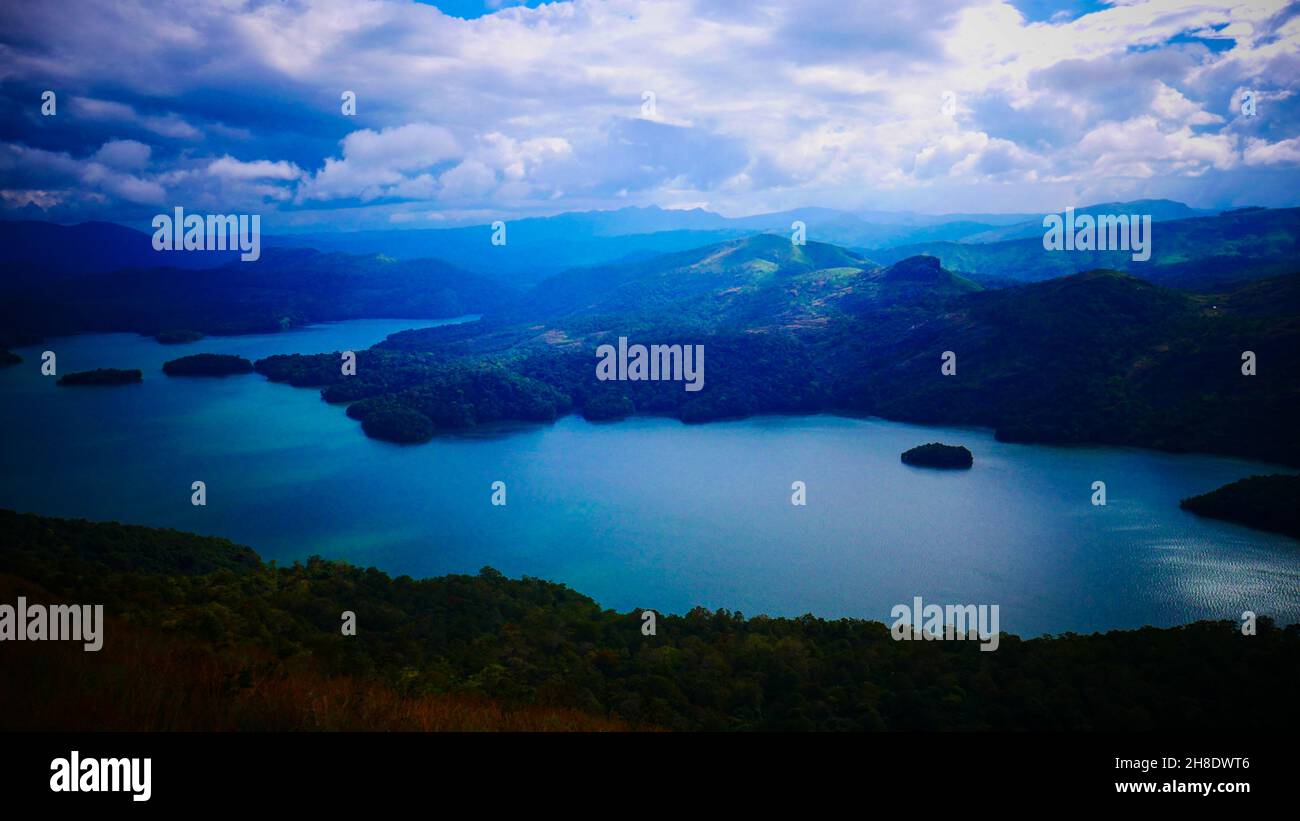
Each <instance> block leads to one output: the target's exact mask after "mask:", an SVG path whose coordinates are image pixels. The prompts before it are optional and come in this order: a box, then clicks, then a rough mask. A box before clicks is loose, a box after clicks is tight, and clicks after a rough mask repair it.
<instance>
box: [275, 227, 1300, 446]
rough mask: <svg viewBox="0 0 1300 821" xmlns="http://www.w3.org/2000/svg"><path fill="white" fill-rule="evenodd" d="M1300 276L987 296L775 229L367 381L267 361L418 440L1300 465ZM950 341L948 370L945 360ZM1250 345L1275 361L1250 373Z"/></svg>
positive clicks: (1024, 289)
mask: <svg viewBox="0 0 1300 821" xmlns="http://www.w3.org/2000/svg"><path fill="white" fill-rule="evenodd" d="M1298 282H1300V277H1298V276H1297V275H1296V274H1291V275H1288V276H1284V277H1278V278H1273V279H1269V280H1263V281H1257V282H1252V283H1249V284H1247V285H1245V286H1242V287H1238V288H1236V289H1235V290H1232V291H1231V292H1227V293H1220V294H1214V295H1196V294H1191V293H1188V292H1184V291H1176V290H1171V289H1167V288H1162V287H1159V286H1156V285H1152V284H1150V283H1147V282H1144V281H1142V280H1140V279H1137V278H1135V277H1133V276H1130V275H1127V274H1123V273H1119V272H1114V271H1094V272H1088V273H1083V274H1076V275H1073V276H1069V277H1063V278H1058V279H1054V280H1049V281H1046V282H1041V283H1032V284H1028V285H1022V286H1017V287H1011V288H1004V289H996V290H983V289H981V288H980V287H979V286H978V285H976V284H974V283H972V282H970V281H969V280H966V279H964V278H962V277H960V276H957V275H955V274H953V273H951V272H949V271H947V270H946V269H944V268H943V267H942V266H940V265H939V263H938V260H936V259H935V258H933V257H913V258H909V259H906V260H901V261H899V262H898V263H896V264H894V265H892V266H889V267H881V266H878V265H875V264H874V263H872V262H871V261H869V260H867V259H865V258H863V257H861V256H859V255H856V254H853V253H852V252H847V251H844V250H843V249H838V248H835V247H834V246H827V245H821V244H818V243H808V244H807V245H806V246H802V247H800V246H794V245H792V244H791V243H790V242H789V241H788V239H783V238H780V237H775V236H761V237H751V238H747V239H744V240H739V241H732V242H727V243H722V244H720V245H715V246H710V247H708V248H703V249H697V250H696V251H693V252H690V253H683V254H673V255H669V256H666V257H662V258H660V259H658V260H657V261H652V262H645V263H639V264H638V265H635V266H627V267H618V268H601V269H585V270H581V271H574V272H570V273H569V274H566V275H563V276H560V277H557V278H555V279H554V280H552V281H551V282H549V283H548V284H547V285H546V286H545V287H544V288H539V289H538V290H537V291H535V292H533V293H532V294H530V295H528V296H526V297H525V298H524V299H523V300H521V302H520V303H518V305H517V306H516V307H515V308H514V309H511V310H508V311H504V312H502V313H500V314H498V315H497V316H495V317H492V318H489V319H487V320H485V321H483V322H477V323H470V324H466V325H460V326H455V327H445V328H433V329H426V330H417V331H408V332H403V333H399V334H395V335H393V336H392V337H390V338H389V339H388V340H386V341H385V342H383V343H381V344H380V345H378V346H376V347H375V348H374V349H372V350H371V351H370V352H368V353H367V355H366V356H365V357H364V358H363V359H362V361H361V362H360V363H359V367H358V372H357V375H356V376H355V377H342V376H341V375H339V374H338V372H337V371H338V369H337V367H334V366H333V362H332V361H331V360H330V358H328V357H319V358H312V357H273V358H272V359H270V360H264V361H263V362H261V363H258V368H259V370H261V371H262V372H263V373H265V374H267V375H268V376H270V377H271V378H273V379H278V380H283V381H287V382H291V383H293V384H298V385H304V386H305V385H312V386H316V387H321V388H323V389H324V395H325V398H326V399H327V400H330V401H335V402H355V403H356V404H353V405H352V406H351V407H350V408H349V415H351V416H353V417H354V418H357V419H358V420H360V421H362V422H363V423H365V422H366V420H367V419H371V420H372V421H371V422H370V424H369V425H368V426H367V432H369V433H371V435H378V436H381V437H383V438H396V439H399V440H401V441H420V440H423V439H426V438H428V437H430V436H432V435H436V433H437V432H438V431H447V430H456V429H459V428H464V427H467V426H473V425H477V424H482V423H484V422H491V421H498V420H502V419H522V420H530V421H546V420H548V419H553V418H555V417H556V416H558V415H560V414H563V413H567V412H569V410H570V409H577V410H579V411H580V412H582V413H583V414H584V415H586V416H587V417H588V418H592V419H612V418H618V417H622V416H627V415H629V414H633V413H655V414H667V415H671V416H675V417H677V418H680V419H683V420H685V421H692V422H698V421H708V420H712V419H720V418H728V417H743V416H747V415H752V414H759V413H779V412H790V413H804V412H816V411H845V412H851V413H868V414H875V415H880V416H885V417H888V418H893V419H899V420H903V421H916V422H928V423H945V424H974V425H983V426H988V427H993V428H995V429H996V430H997V431H998V434H999V436H1001V437H1003V438H1004V439H1010V440H1015V441H1042V442H1076V443H1080V442H1088V443H1108V444H1123V445H1137V446H1143V447H1156V448H1162V449H1168V450H1175V451H1184V450H1196V451H1206V452H1214V453H1225V454H1232V455H1238V456H1245V457H1250V458H1256V459H1264V460H1269V461H1277V462H1283V463H1287V464H1300V444H1298V443H1297V442H1296V440H1295V437H1294V436H1291V435H1290V433H1289V432H1288V431H1287V429H1286V423H1285V422H1284V420H1286V419H1288V418H1289V411H1288V410H1287V408H1290V407H1293V406H1294V404H1295V402H1296V401H1297V399H1300V368H1298V367H1297V366H1300V362H1298V361H1297V358H1298V353H1297V352H1298V351H1300V346H1298V345H1297V342H1298V341H1300V338H1298V335H1300V299H1297V296H1296V295H1297V283H1298ZM620 336H626V337H628V338H629V339H630V340H631V341H632V342H643V343H661V344H702V345H704V346H705V350H706V352H707V354H706V379H705V383H706V387H705V389H704V390H701V391H699V392H694V393H691V392H686V391H684V390H683V389H682V385H681V384H680V383H675V382H626V381H622V382H600V381H597V380H596V379H595V373H594V362H595V356H594V353H595V349H596V347H597V346H598V345H600V344H605V343H610V344H614V343H616V341H617V338H618V337H620ZM945 351H951V352H953V353H954V354H956V358H957V369H956V373H955V374H954V375H952V376H944V375H943V374H942V373H941V371H940V364H941V356H942V355H943V353H944V352H945ZM1246 351H1250V352H1253V353H1254V354H1255V356H1256V359H1257V361H1258V362H1259V363H1261V364H1260V366H1259V367H1258V368H1257V370H1256V374H1255V375H1253V376H1245V375H1243V373H1242V364H1243V363H1242V355H1243V353H1244V352H1246ZM1264 363H1267V366H1265V365H1264ZM358 400H360V401H358ZM412 412H413V413H414V414H416V415H417V416H413V415H411V413H412ZM418 417H424V419H426V420H427V421H428V423H431V424H427V423H426V422H424V421H421V420H420V419H419V418H418ZM405 428H409V429H410V430H409V434H399V435H387V433H386V432H391V431H395V430H402V429H405Z"/></svg>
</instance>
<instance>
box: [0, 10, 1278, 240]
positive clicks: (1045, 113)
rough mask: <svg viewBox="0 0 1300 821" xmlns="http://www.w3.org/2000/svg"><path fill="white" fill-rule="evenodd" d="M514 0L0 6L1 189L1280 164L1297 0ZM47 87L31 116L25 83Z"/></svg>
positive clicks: (953, 193) (1050, 182) (346, 186)
mask: <svg viewBox="0 0 1300 821" xmlns="http://www.w3.org/2000/svg"><path fill="white" fill-rule="evenodd" d="M529 5H532V6H535V7H534V8H523V7H510V8H505V9H503V10H501V11H497V12H495V13H488V14H485V15H482V16H473V15H468V16H473V19H461V18H459V17H453V16H449V15H448V14H443V13H441V12H439V11H438V10H437V9H435V8H432V7H430V6H428V5H422V4H412V3H407V2H399V1H398V0H368V2H365V3H356V2H351V0H291V1H290V2H283V3H261V4H235V3H228V2H225V0H186V2H181V0H152V1H151V2H145V0H118V2H115V3H113V4H105V3H102V2H94V1H93V0H69V2H68V3H66V4H60V8H59V9H58V10H54V9H52V8H51V7H50V6H49V4H21V5H19V6H15V7H14V8H12V9H7V11H6V16H7V18H9V19H7V23H8V25H7V26H6V27H5V28H4V30H3V31H0V47H2V48H3V49H4V53H5V55H6V61H5V63H6V65H5V68H4V72H5V73H4V75H3V76H4V78H5V82H4V84H2V85H0V97H3V98H4V102H5V103H6V104H7V105H8V107H9V110H11V111H15V112H17V114H16V115H15V116H14V117H13V118H12V119H11V121H10V122H8V123H7V124H6V126H5V130H4V131H3V132H0V139H2V140H4V141H6V142H7V143H8V145H9V146H10V147H11V150H21V151H25V152H28V153H27V154H26V155H25V156H28V157H30V158H32V164H31V165H30V166H28V167H27V168H25V169H21V170H14V171H13V172H12V173H14V174H16V176H17V178H16V179H14V180H13V181H10V180H9V179H6V180H5V182H4V185H3V190H5V191H9V192H11V194H12V197H11V196H9V195H6V196H5V197H4V199H3V203H0V205H3V204H6V203H10V202H11V201H12V202H16V201H18V200H19V199H21V198H22V197H23V196H24V194H23V193H22V192H41V193H39V194H36V193H33V194H30V197H31V198H32V201H35V199H37V198H39V199H41V200H42V201H44V202H55V203H56V204H55V206H54V207H55V208H63V209H75V210H67V212H66V215H74V214H75V215H76V216H85V215H96V214H98V215H99V216H101V217H102V216H107V217H110V218H120V216H119V215H118V214H119V212H120V211H121V210H122V209H126V210H128V211H129V206H131V204H136V205H139V204H141V203H142V202H147V201H150V200H151V199H152V198H154V197H157V196H159V195H160V189H161V192H165V194H166V196H167V197H170V198H183V199H185V200H186V201H187V202H189V201H193V202H195V203H208V204H209V205H210V207H211V208H213V209H216V210H228V209H222V208H221V206H223V205H226V206H229V208H230V209H233V208H234V207H236V206H239V207H248V208H252V207H265V208H267V209H268V212H269V214H270V216H269V217H268V220H267V223H266V224H267V225H273V224H274V217H275V215H277V214H278V215H279V216H280V217H281V218H283V219H285V220H289V219H293V220H297V221H302V220H308V219H310V220H317V221H318V222H319V223H320V224H321V225H322V226H325V227H328V226H329V225H330V224H331V220H335V219H337V220H339V221H343V220H346V221H347V222H348V224H349V225H354V226H355V225H359V224H365V223H366V222H367V221H368V222H369V223H371V224H375V225H379V224H383V225H387V224H390V223H392V222H394V221H400V220H402V219H405V218H404V217H402V216H401V215H402V214H404V213H409V214H412V215H416V216H414V217H412V218H411V219H412V220H414V221H416V222H425V221H428V220H429V219H431V218H430V217H429V216H428V215H429V214H439V215H441V216H442V217H443V218H446V219H455V218H457V217H462V216H467V215H472V214H507V213H508V214H515V213H518V214H521V215H522V214H528V213H542V212H555V211H560V210H567V209H577V208H608V207H615V206H622V205H628V204H650V203H660V204H674V203H681V202H709V203H710V204H711V205H712V206H713V207H715V208H718V209H720V210H723V211H724V212H729V213H752V212H755V211H758V210H763V209H768V208H784V207H792V206H796V205H835V206H837V207H848V208H878V207H884V206H892V207H903V208H914V209H917V210H989V209H993V210H1005V211H1025V210H1034V209H1036V208H1042V207H1055V203H1057V202H1058V201H1059V200H1060V199H1061V196H1062V195H1061V190H1062V189H1066V190H1068V191H1071V192H1078V191H1088V192H1090V193H1092V194H1094V195H1095V196H1097V197H1100V198H1116V197H1118V196H1119V195H1121V194H1128V193H1131V192H1132V191H1133V190H1134V189H1133V186H1134V184H1135V183H1134V181H1135V180H1145V181H1146V183H1145V184H1147V185H1148V186H1156V185H1157V183H1159V184H1160V185H1162V186H1165V189H1163V190H1166V191H1178V192H1182V193H1184V194H1185V195H1186V196H1189V197H1190V198H1191V199H1192V200H1193V204H1196V205H1200V206H1204V207H1210V206H1225V205H1231V204H1248V203H1257V202H1264V203H1267V204H1284V203H1294V202H1295V201H1296V197H1297V194H1296V193H1295V192H1296V191H1297V190H1300V186H1297V185H1296V183H1297V181H1298V180H1297V172H1296V171H1295V170H1293V169H1294V165H1295V164H1294V162H1292V161H1291V160H1290V159H1288V158H1290V157H1291V156H1292V155H1291V152H1292V151H1293V146H1294V143H1293V142H1292V141H1293V140H1294V139H1296V138H1297V137H1298V136H1300V94H1297V91H1300V17H1298V16H1297V15H1296V14H1295V10H1294V8H1291V7H1288V6H1287V5H1285V4H1284V3H1283V2H1280V0H1258V1H1257V2H1251V3H1233V2H1228V0H1220V2H1217V3H1216V2H1213V1H1212V2H1209V3H1198V4H1191V3H1188V4H1172V3H1167V2H1132V3H1128V2H1125V3H1113V4H1105V5H1103V6H1102V7H1100V8H1097V9H1096V10H1092V9H1093V8H1094V7H1093V6H1091V5H1085V6H1081V7H1077V8H1071V9H1069V10H1068V13H1066V14H1058V13H1057V12H1059V11H1061V9H1060V8H1059V5H1058V4H1052V3H1037V2H1034V3H1019V4H1017V5H1013V4H1010V3H1005V2H998V0H938V1H937V2H935V3H927V4H909V3H897V2H885V1H884V0H881V1H880V2H874V1H873V2H863V3H844V2H840V0H809V2H806V3H798V4H794V3H789V2H784V1H783V0H707V2H706V0H573V2H557V3H545V4H541V5H537V4H533V3H530V4H529ZM1022 9H1023V10H1024V11H1022ZM483 10H484V11H490V9H487V8H484V9H483ZM475 14H477V10H476V11H475ZM45 88H55V89H56V90H57V91H58V93H59V94H60V112H59V115H58V117H57V118H43V117H41V116H40V115H39V114H38V113H37V106H36V105H35V103H34V101H36V100H38V99H39V93H40V91H41V90H42V89H45ZM1246 89H1249V90H1252V91H1254V92H1255V93H1256V94H1257V98H1258V100H1259V113H1258V114H1257V116H1255V117H1244V116H1243V115H1242V114H1241V112H1240V110H1239V107H1238V106H1237V103H1236V102H1235V101H1236V100H1238V99H1239V97H1240V93H1241V92H1242V91H1243V90H1246ZM344 90H350V91H354V92H355V93H356V95H357V113H356V116H345V115H344V114H343V113H342V112H341V111H340V95H341V93H342V92H343V91H344ZM646 91H651V92H653V94H654V95H655V111H654V113H653V114H650V115H645V114H643V112H642V108H641V107H642V95H643V93H644V92H646ZM945 91H952V92H953V93H954V94H955V98H956V101H957V108H956V111H955V112H954V114H953V115H952V116H946V115H944V114H943V113H942V112H941V110H940V102H941V95H942V94H943V93H944V92H945ZM64 99H67V100H69V103H68V105H67V106H66V109H65V107H64V106H63V105H62V101H63V100H64ZM12 147H19V148H17V149H14V148H12ZM32 152H37V153H32ZM39 152H44V153H39ZM101 152H102V153H101ZM53 157H61V158H63V159H61V160H58V161H56V160H54V159H51V158H53ZM69 164H71V165H69ZM1265 165H1267V166H1269V167H1270V168H1273V169H1274V170H1275V171H1276V172H1277V173H1275V174H1274V175H1272V176H1268V175H1258V174H1255V173H1253V172H1252V171H1251V169H1252V168H1259V167H1263V166H1265ZM96 167H97V168H96ZM78 185H87V186H88V189H87V190H86V191H84V192H79V191H78V190H77V189H76V186H78ZM13 192H18V193H13ZM96 209H98V211H96ZM52 213H53V212H52ZM60 213H62V212H60ZM367 214H370V215H372V216H367Z"/></svg>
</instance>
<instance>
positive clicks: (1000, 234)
mask: <svg viewBox="0 0 1300 821" xmlns="http://www.w3.org/2000/svg"><path fill="white" fill-rule="evenodd" d="M1062 213H1063V212H1062ZM1074 213H1075V214H1077V215H1079V216H1082V215H1084V214H1088V215H1090V216H1093V217H1097V216H1101V215H1103V214H1106V215H1112V214H1128V215H1133V214H1149V215H1150V216H1151V221H1152V222H1167V221H1169V220H1180V219H1190V218H1192V217H1208V216H1213V215H1215V214H1217V213H1219V212H1218V211H1212V210H1205V209H1198V208H1191V207H1189V206H1187V205H1184V204H1183V203H1181V202H1175V201H1173V200H1134V201H1132V202H1105V203H1101V204H1099V205H1089V206H1086V207H1083V208H1076V209H1074ZM1044 216H1045V215H1044V214H1035V215H1034V216H1033V217H1031V218H1029V219H1027V220H1025V221H1023V222H1018V223H1016V224H1013V225H1006V226H1002V227H999V228H992V229H989V230H987V231H980V232H978V233H973V234H968V235H967V236H965V237H962V238H961V241H962V242H980V243H984V242H1001V241H1003V240H1009V239H1026V238H1029V237H1038V238H1040V239H1041V238H1042V236H1043V217H1044ZM933 239H939V238H938V237H934V238H933ZM917 241H921V240H909V242H917Z"/></svg>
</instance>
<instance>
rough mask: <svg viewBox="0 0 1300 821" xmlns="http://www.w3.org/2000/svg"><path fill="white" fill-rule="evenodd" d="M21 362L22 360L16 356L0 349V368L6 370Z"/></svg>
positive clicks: (11, 352)
mask: <svg viewBox="0 0 1300 821" xmlns="http://www.w3.org/2000/svg"><path fill="white" fill-rule="evenodd" d="M22 361H23V358H22V357H21V356H19V355H18V354H16V353H14V352H13V351H7V350H5V349H4V348H0V368H6V367H8V366H10V365H17V364H18V363H19V362H22Z"/></svg>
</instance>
